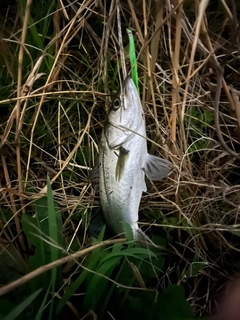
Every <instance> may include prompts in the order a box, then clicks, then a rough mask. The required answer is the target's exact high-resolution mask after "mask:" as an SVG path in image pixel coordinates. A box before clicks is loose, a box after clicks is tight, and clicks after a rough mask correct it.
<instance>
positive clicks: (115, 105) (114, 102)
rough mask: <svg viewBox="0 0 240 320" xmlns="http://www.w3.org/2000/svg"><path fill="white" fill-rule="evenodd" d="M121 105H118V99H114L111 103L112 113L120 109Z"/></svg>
mask: <svg viewBox="0 0 240 320" xmlns="http://www.w3.org/2000/svg"><path fill="white" fill-rule="evenodd" d="M120 105H121V103H120V99H119V98H116V99H115V100H114V101H113V106H112V107H113V110H114V111H117V110H118V109H119V107H120Z"/></svg>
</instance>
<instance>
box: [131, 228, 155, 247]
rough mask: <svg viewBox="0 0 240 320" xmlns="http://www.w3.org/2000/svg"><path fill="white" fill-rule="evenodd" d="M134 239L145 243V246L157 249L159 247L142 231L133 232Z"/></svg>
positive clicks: (135, 230)
mask: <svg viewBox="0 0 240 320" xmlns="http://www.w3.org/2000/svg"><path fill="white" fill-rule="evenodd" d="M133 235H134V239H135V240H136V241H140V242H145V244H146V245H147V246H148V245H151V246H153V247H157V245H156V244H155V243H154V242H153V241H152V240H151V239H150V238H149V237H148V236H147V235H146V234H145V233H144V232H143V231H142V230H141V229H140V228H138V229H134V230H133Z"/></svg>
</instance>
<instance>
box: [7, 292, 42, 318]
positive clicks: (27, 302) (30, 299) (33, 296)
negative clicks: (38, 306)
mask: <svg viewBox="0 0 240 320" xmlns="http://www.w3.org/2000/svg"><path fill="white" fill-rule="evenodd" d="M41 291H42V289H39V290H37V291H36V292H34V293H33V294H31V295H30V296H29V297H28V298H27V299H25V300H24V301H23V302H22V303H20V304H19V305H18V306H17V307H16V308H15V309H13V310H12V311H11V312H10V313H9V314H8V315H7V316H6V317H5V318H3V319H2V320H14V319H17V317H18V316H19V315H20V314H21V313H22V312H23V310H24V309H26V308H27V307H28V306H29V305H30V304H31V303H32V302H33V300H35V299H36V297H37V296H38V295H39V293H40V292H41Z"/></svg>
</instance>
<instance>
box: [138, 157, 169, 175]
mask: <svg viewBox="0 0 240 320" xmlns="http://www.w3.org/2000/svg"><path fill="white" fill-rule="evenodd" d="M142 169H143V171H144V172H145V173H146V175H147V177H148V178H149V179H150V180H161V179H163V178H165V177H167V176H168V175H169V173H170V171H171V169H172V164H171V162H170V161H168V160H166V159H162V158H159V157H157V156H153V155H150V154H147V155H146V157H145V161H144V164H143V168H142Z"/></svg>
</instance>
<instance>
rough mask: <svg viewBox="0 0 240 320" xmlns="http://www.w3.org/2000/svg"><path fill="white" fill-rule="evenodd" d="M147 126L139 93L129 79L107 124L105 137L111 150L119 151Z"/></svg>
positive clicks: (114, 103)
mask: <svg viewBox="0 0 240 320" xmlns="http://www.w3.org/2000/svg"><path fill="white" fill-rule="evenodd" d="M141 125H145V119H144V113H143V109H142V105H141V101H140V98H139V94H138V91H137V89H136V86H135V84H134V82H133V80H132V78H130V77H127V78H126V79H125V80H124V82H123V84H122V88H121V90H120V91H119V93H118V95H117V97H116V99H115V100H114V101H113V104H112V106H111V108H110V110H109V114H108V118H107V121H106V124H105V130H104V133H105V137H106V140H107V143H108V146H109V148H110V149H118V148H119V147H120V146H121V145H122V144H124V143H125V142H127V141H128V140H129V139H131V137H132V136H133V135H134V134H135V133H136V132H137V131H138V130H139V127H140V126H141Z"/></svg>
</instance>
